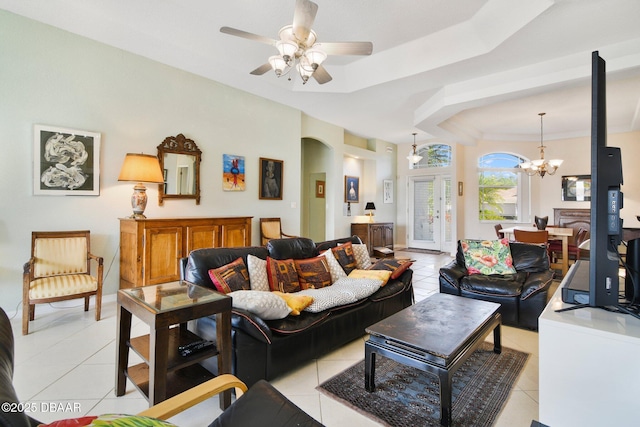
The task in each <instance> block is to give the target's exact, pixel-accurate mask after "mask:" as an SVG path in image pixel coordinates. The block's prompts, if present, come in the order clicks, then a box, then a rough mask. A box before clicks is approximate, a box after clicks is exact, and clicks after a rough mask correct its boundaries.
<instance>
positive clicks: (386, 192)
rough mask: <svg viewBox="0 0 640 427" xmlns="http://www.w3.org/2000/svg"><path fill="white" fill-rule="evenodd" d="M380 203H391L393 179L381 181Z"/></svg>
mask: <svg viewBox="0 0 640 427" xmlns="http://www.w3.org/2000/svg"><path fill="white" fill-rule="evenodd" d="M382 203H393V180H392V179H385V180H383V181H382Z"/></svg>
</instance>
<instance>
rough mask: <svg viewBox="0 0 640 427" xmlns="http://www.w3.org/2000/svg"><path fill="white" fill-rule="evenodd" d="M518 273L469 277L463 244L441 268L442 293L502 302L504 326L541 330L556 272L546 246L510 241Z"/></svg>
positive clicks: (514, 264) (473, 275) (459, 245)
mask: <svg viewBox="0 0 640 427" xmlns="http://www.w3.org/2000/svg"><path fill="white" fill-rule="evenodd" d="M509 246H510V249H511V256H512V258H513V266H514V267H515V269H516V274H509V275H483V274H472V275H468V274H467V268H466V266H465V261H464V255H463V252H462V247H461V244H460V241H458V250H457V253H456V258H455V259H454V260H453V261H451V263H449V264H448V265H446V266H444V267H442V268H441V269H440V277H439V280H440V292H442V293H446V294H452V295H459V296H463V297H467V298H474V299H480V300H485V301H492V302H497V303H500V304H501V305H502V306H501V307H500V313H501V314H502V323H503V324H505V325H510V326H517V327H520V328H527V329H533V330H538V317H539V316H540V314H541V313H542V310H544V308H545V306H546V304H547V294H548V291H549V286H550V285H551V282H552V280H553V276H554V272H553V271H552V270H551V269H550V266H549V255H548V253H547V248H546V247H545V246H544V245H534V244H528V243H518V242H510V243H509Z"/></svg>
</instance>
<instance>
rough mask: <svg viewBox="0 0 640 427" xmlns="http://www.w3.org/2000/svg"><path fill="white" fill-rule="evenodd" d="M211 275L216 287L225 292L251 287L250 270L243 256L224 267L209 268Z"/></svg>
mask: <svg viewBox="0 0 640 427" xmlns="http://www.w3.org/2000/svg"><path fill="white" fill-rule="evenodd" d="M209 277H210V278H211V281H212V282H213V284H214V285H215V287H216V289H217V290H218V291H220V292H222V293H223V294H228V293H229V292H232V291H239V290H240V289H245V290H248V289H251V284H250V283H249V272H248V271H247V266H245V265H244V261H243V260H242V258H238V259H237V260H235V261H233V262H231V263H229V264H227V265H223V266H222V267H219V268H213V269H211V270H209Z"/></svg>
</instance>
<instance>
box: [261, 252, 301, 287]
mask: <svg viewBox="0 0 640 427" xmlns="http://www.w3.org/2000/svg"><path fill="white" fill-rule="evenodd" d="M267 277H268V278H269V289H271V290H272V291H280V292H297V291H299V290H300V281H299V279H298V271H297V270H296V264H295V263H294V262H293V260H292V259H283V260H279V259H273V258H271V257H267Z"/></svg>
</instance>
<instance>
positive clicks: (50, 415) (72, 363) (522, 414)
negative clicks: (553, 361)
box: [12, 251, 538, 427]
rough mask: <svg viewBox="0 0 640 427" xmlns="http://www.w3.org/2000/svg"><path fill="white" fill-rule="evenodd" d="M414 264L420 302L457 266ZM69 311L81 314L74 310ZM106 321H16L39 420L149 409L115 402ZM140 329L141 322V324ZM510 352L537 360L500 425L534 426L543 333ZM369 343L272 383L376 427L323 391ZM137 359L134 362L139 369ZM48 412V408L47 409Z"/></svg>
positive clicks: (434, 260)
mask: <svg viewBox="0 0 640 427" xmlns="http://www.w3.org/2000/svg"><path fill="white" fill-rule="evenodd" d="M396 256H404V257H411V258H413V259H415V260H416V262H415V263H414V265H413V267H412V268H413V270H414V279H413V283H414V288H415V295H416V300H418V301H419V300H421V299H424V298H427V297H428V296H429V295H431V294H433V293H435V292H438V269H439V268H440V266H442V265H443V264H445V263H447V262H449V260H450V258H449V257H448V256H445V255H427V254H416V253H403V252H398V251H396ZM69 306H73V307H71V308H68V307H69ZM102 312H103V319H102V320H101V321H100V322H95V320H94V319H93V316H94V312H93V310H90V311H89V312H88V313H85V312H84V311H82V308H81V304H80V300H77V301H71V302H69V304H67V308H63V307H61V306H60V305H59V304H57V305H56V308H51V307H47V306H37V308H36V320H35V321H34V322H31V326H30V331H31V332H30V334H29V335H27V336H22V335H21V334H20V330H21V326H20V319H18V318H15V319H13V320H12V323H13V330H14V331H15V333H16V335H15V337H16V350H15V352H16V371H15V375H14V384H15V386H16V390H17V393H18V396H20V399H21V401H22V402H23V403H29V404H34V405H33V406H35V407H37V408H38V409H42V408H43V407H44V408H48V410H45V411H39V412H37V413H35V414H32V415H33V416H34V417H35V418H37V419H39V420H40V421H43V422H51V421H54V420H58V419H62V418H68V417H76V416H81V415H85V414H101V413H114V412H115V413H136V412H139V411H141V410H143V409H145V408H146V407H147V402H146V400H145V399H144V398H142V397H141V395H140V394H139V393H138V392H137V391H136V390H135V389H134V388H133V386H131V385H130V384H129V385H128V387H127V393H126V394H125V395H124V396H122V397H116V396H115V394H114V382H115V352H116V346H115V335H116V332H115V331H116V304H115V297H114V296H113V295H108V296H106V297H105V302H104V304H103V309H102ZM134 322H135V318H134ZM133 329H134V330H133V331H132V335H133V336H136V335H142V334H145V333H148V329H147V327H146V325H145V324H143V323H141V322H138V323H135V324H134V327H133ZM502 330H503V339H502V342H503V345H504V346H506V347H511V348H514V349H517V350H521V351H525V352H528V353H530V354H531V357H530V358H529V361H528V362H527V366H526V368H525V370H524V372H523V374H522V375H521V377H520V379H519V380H518V383H517V384H516V387H515V389H514V390H513V392H512V394H511V396H510V398H509V400H508V402H507V405H506V406H505V408H504V410H503V411H502V414H500V417H499V418H498V420H497V422H496V425H497V426H508V427H518V426H529V425H530V424H531V421H532V420H534V419H536V418H537V416H538V336H537V334H536V333H535V332H529V331H524V330H520V329H515V328H509V327H503V329H502ZM364 340H365V338H364V337H363V338H361V339H358V340H356V341H354V342H352V343H350V344H348V345H346V346H345V347H343V348H341V349H340V350H337V351H335V352H333V353H331V354H328V355H326V356H324V357H322V358H320V359H317V360H313V361H310V362H309V363H308V364H307V365H305V366H303V367H302V368H300V369H297V370H296V371H294V372H292V373H290V374H289V375H286V376H284V377H282V378H278V379H276V380H275V381H272V384H273V385H274V386H275V387H276V388H277V389H278V390H280V391H281V392H282V393H283V394H285V395H286V396H287V397H288V398H289V399H291V400H292V401H293V402H294V403H296V404H297V405H298V406H300V407H301V408H302V409H304V410H305V411H306V412H307V413H309V414H310V415H311V416H313V417H314V418H316V419H317V420H319V421H321V422H322V423H323V424H325V425H326V426H328V427H332V426H334V427H341V426H346V425H349V426H375V425H378V424H377V423H375V422H373V421H371V420H370V419H368V418H366V417H365V416H362V415H360V414H358V413H356V412H355V411H353V410H351V409H349V408H347V407H346V406H344V405H342V404H340V403H338V402H336V401H334V400H332V399H330V398H328V397H326V396H325V395H323V394H321V393H319V392H318V391H316V386H317V385H318V384H319V383H321V382H322V381H324V380H326V379H328V378H330V377H332V376H333V375H335V374H337V373H339V372H341V371H342V370H344V369H346V368H347V367H349V366H351V365H353V364H355V363H356V362H358V361H360V360H362V359H363V357H364ZM134 357H135V356H133V355H132V357H130V359H131V361H132V362H134V363H138V362H137V361H136V360H135V358H134ZM43 404H44V405H43ZM219 413H220V409H219V405H218V400H217V398H213V399H210V400H208V401H206V402H204V403H202V404H200V405H198V406H196V407H194V408H192V409H190V410H188V411H186V412H183V413H182V414H180V415H178V416H176V417H174V418H172V419H171V421H172V422H174V423H176V424H177V425H180V426H184V427H189V426H197V427H200V426H207V425H208V424H209V423H210V422H211V420H213V419H214V418H215V417H216V416H217V415H218V414H219Z"/></svg>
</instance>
